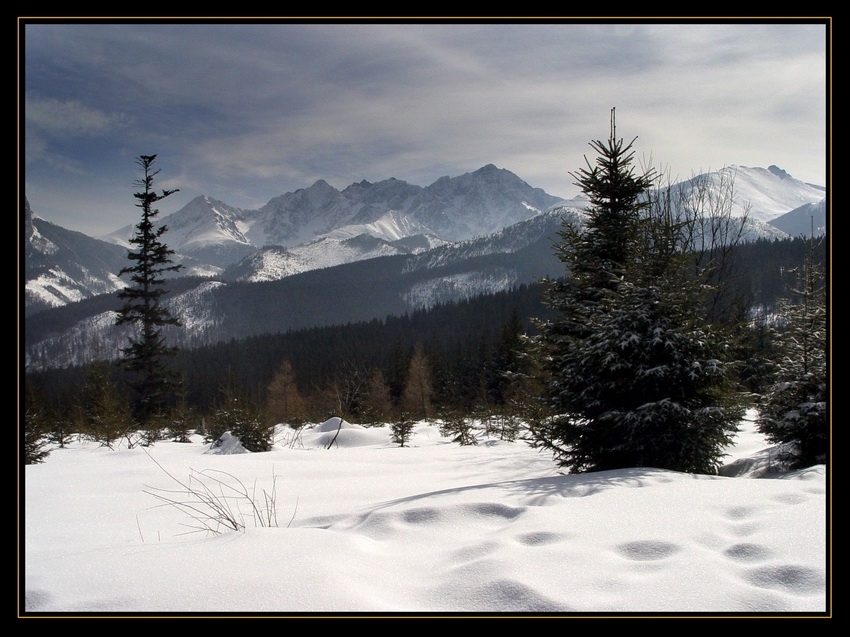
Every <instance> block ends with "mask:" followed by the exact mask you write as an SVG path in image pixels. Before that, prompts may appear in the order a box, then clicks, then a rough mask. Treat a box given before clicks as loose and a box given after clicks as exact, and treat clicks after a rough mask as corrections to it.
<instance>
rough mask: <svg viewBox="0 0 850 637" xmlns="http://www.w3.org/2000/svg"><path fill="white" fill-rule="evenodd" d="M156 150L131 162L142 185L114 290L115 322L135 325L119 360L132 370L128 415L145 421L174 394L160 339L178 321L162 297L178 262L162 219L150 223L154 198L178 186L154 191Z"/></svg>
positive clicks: (158, 413) (167, 352)
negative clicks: (122, 280) (124, 282)
mask: <svg viewBox="0 0 850 637" xmlns="http://www.w3.org/2000/svg"><path fill="white" fill-rule="evenodd" d="M155 161H156V155H141V156H139V158H138V159H137V160H136V163H137V164H138V165H139V166H140V167H141V169H142V178H141V179H139V180H137V182H136V184H137V185H138V186H139V187H140V188H141V190H140V191H139V192H137V193H135V194H134V195H133V196H134V197H135V198H136V199H137V200H138V203H137V204H136V206H137V207H138V208H141V209H142V219H141V221H139V223H138V224H137V225H136V234H135V235H134V236H133V237H132V238H131V239H130V243H131V244H132V245H133V246H134V247H135V249H131V250H130V251H129V252H128V254H127V258H128V259H129V260H130V261H131V263H132V265H129V266H127V267H126V268H123V269H122V270H121V272H120V273H119V274H120V275H124V274H129V275H130V285H128V286H127V287H126V288H124V289H123V290H121V291H120V292H119V293H118V297H119V298H120V299H122V300H123V301H124V305H123V306H122V307H121V309H120V310H119V311H118V318H117V319H116V324H117V325H123V324H125V323H130V324H133V325H135V326H136V327H137V328H138V330H137V333H136V335H134V336H133V337H131V338H130V345H129V346H128V347H126V348H124V349H122V350H121V351H122V354H123V358H122V361H121V362H122V364H123V366H124V367H125V369H127V370H128V371H129V372H131V374H132V375H133V380H132V383H131V384H132V388H133V390H134V396H133V403H132V405H133V416H134V417H135V418H136V419H137V421H138V422H139V423H140V424H141V425H142V426H146V425H147V423H148V422H149V421H151V420H155V419H160V418H161V417H162V414H163V412H164V411H166V410H167V408H168V407H169V406H170V402H171V401H172V399H173V394H174V387H175V380H176V375H175V374H174V372H173V371H172V370H170V369H169V368H168V367H167V366H166V365H165V359H166V357H168V356H172V355H173V354H174V353H175V352H176V348H174V347H169V346H167V345H166V343H165V337H164V336H163V334H162V328H163V327H164V326H166V325H180V321H179V320H178V319H177V318H175V317H173V316H172V315H171V313H170V312H169V310H168V308H167V307H166V306H165V305H163V303H162V295H163V294H165V292H166V289H165V279H164V276H165V274H166V273H167V272H172V271H177V270H179V269H180V268H181V267H182V266H180V265H174V264H172V261H171V255H172V254H174V251H173V250H171V249H169V248H168V246H167V245H165V243H163V241H162V235H163V234H164V233H165V232H166V231H167V227H166V226H165V225H160V226H159V227H157V226H156V225H155V220H156V216H157V215H158V214H159V211H158V210H157V209H155V208H154V204H156V202H158V201H160V200H162V199H165V198H166V197H168V196H169V195H172V194H174V193H175V192H177V190H176V189H175V190H163V191H162V192H161V193H160V194H157V193H156V192H155V191H154V189H153V179H154V177H155V176H156V175H157V174H158V173H159V171H158V170H154V169H153V164H154V162H155Z"/></svg>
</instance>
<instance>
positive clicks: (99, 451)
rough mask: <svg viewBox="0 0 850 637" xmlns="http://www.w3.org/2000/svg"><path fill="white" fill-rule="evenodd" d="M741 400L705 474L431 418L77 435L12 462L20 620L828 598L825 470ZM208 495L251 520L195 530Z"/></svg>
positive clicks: (489, 611) (793, 609)
mask: <svg viewBox="0 0 850 637" xmlns="http://www.w3.org/2000/svg"><path fill="white" fill-rule="evenodd" d="M752 416H753V413H752V412H750V413H749V415H748V418H747V419H745V420H744V421H742V422H741V426H740V431H739V433H738V435H737V438H736V440H735V443H734V445H733V446H732V447H730V448H729V449H728V450H727V452H728V453H729V456H728V458H727V464H726V466H725V468H724V469H723V470H722V471H721V474H720V475H713V476H708V475H695V474H687V473H679V472H674V471H668V470H660V469H654V468H634V469H623V470H617V471H605V472H592V473H584V474H574V475H564V474H562V473H561V472H560V471H559V469H558V467H557V465H556V464H555V463H554V461H553V460H552V458H551V456H550V455H549V454H548V453H545V452H539V451H537V450H535V449H533V448H532V447H530V446H529V445H528V444H526V443H525V442H523V441H522V440H517V441H514V442H509V441H503V440H499V439H498V438H497V437H495V436H491V437H487V436H486V435H483V434H481V435H480V436H479V444H478V445H477V446H460V445H459V444H456V443H454V442H451V441H450V440H448V439H447V438H443V437H441V436H440V433H439V428H438V426H437V423H427V422H424V421H423V422H419V423H417V424H416V427H415V433H414V435H413V436H412V438H411V439H410V441H409V442H408V443H407V445H406V446H404V447H401V446H399V445H398V444H396V443H393V442H392V440H391V436H390V430H389V428H388V427H387V426H382V427H370V428H365V427H362V426H360V425H357V424H352V423H348V422H345V421H342V422H341V423H340V419H338V418H331V419H330V420H328V421H327V422H325V423H322V424H316V425H311V426H308V427H307V428H306V429H303V430H301V431H300V433H298V434H297V435H296V433H295V431H294V430H292V429H289V428H288V427H285V426H283V427H281V428H279V430H278V433H277V435H276V438H275V444H274V446H273V449H272V450H271V451H268V452H262V453H248V452H243V453H237V452H238V451H239V450H240V448H241V447H240V446H239V445H238V444H237V445H236V446H235V447H234V446H233V445H232V444H226V445H224V446H222V447H221V448H220V450H223V451H226V452H227V453H211V447H210V445H209V444H208V443H204V442H203V439H202V437H200V436H198V435H195V436H194V437H193V440H192V442H191V443H178V442H171V441H162V442H158V443H156V444H154V445H153V446H150V447H147V448H143V447H140V446H136V447H134V448H132V449H130V448H128V447H127V446H126V444H123V445H120V446H118V447H116V448H115V449H113V450H109V449H107V448H105V447H101V446H99V445H98V444H97V443H95V442H92V441H87V440H82V441H81V440H79V439H74V440H73V441H72V442H71V443H70V444H68V445H67V446H66V447H65V448H58V447H55V448H51V452H50V455H49V456H48V457H47V459H46V460H45V462H43V463H41V464H36V465H27V466H25V468H24V470H25V473H24V486H25V490H23V491H22V493H24V497H25V502H24V505H25V507H24V512H25V517H24V528H23V531H24V533H23V537H22V540H23V543H22V555H23V560H22V562H21V563H20V564H19V566H22V567H23V572H22V578H21V586H20V587H19V591H18V592H19V602H20V605H19V609H20V610H19V617H20V618H28V617H40V616H45V617H63V616H67V615H68V614H71V613H78V614H81V615H82V616H93V617H100V616H104V615H110V616H116V617H132V616H135V615H138V614H141V613H152V614H154V615H159V616H164V615H170V614H182V615H189V616H192V615H195V616H208V614H211V613H222V614H225V615H236V616H239V615H242V614H245V613H262V614H266V615H272V616H289V617H293V616H300V617H310V618H317V617H325V616H331V615H333V614H339V615H338V616H350V617H363V616H376V617H386V616H388V614H390V613H402V614H405V616H413V617H440V616H445V615H447V614H451V613H459V614H462V615H464V616H488V617H492V616H500V617H505V616H520V615H521V616H546V617H554V616H564V617H566V616H569V617H581V616H585V617H594V618H599V617H608V616H612V615H614V614H625V615H626V616H640V617H650V616H651V617H655V616H658V617H666V616H670V615H671V614H673V615H677V616H679V615H682V616H688V617H732V616H743V617H746V618H748V619H749V618H754V617H755V618H775V617H781V618H789V617H803V616H806V617H808V616H816V617H831V616H832V586H831V583H832V580H831V564H832V557H831V550H832V533H831V531H832V529H831V524H828V518H827V511H828V510H831V505H830V504H829V503H830V502H831V495H830V490H829V482H828V475H829V474H828V472H827V471H826V468H825V466H824V465H816V466H813V467H809V468H806V469H802V470H797V471H793V472H781V471H777V470H776V466H777V465H776V455H777V453H776V452H777V450H776V448H774V447H771V446H770V445H768V444H767V443H766V442H765V440H764V439H763V437H762V436H760V435H759V434H758V433H757V431H756V430H755V426H754V424H753V421H752ZM337 430H339V432H337ZM337 433H338V435H337ZM334 438H335V443H334V444H333V445H332V446H331V447H330V448H328V447H329V443H330V442H331V441H332V440H333V439H334ZM231 443H232V441H231ZM243 451H244V450H243ZM199 494H205V495H206V496H207V498H208V501H209V502H210V503H214V504H222V503H225V502H226V504H227V506H228V507H229V510H230V512H231V514H232V516H231V517H232V518H233V519H236V520H238V521H239V523H240V524H242V525H243V526H242V527H241V528H240V529H239V530H230V529H226V528H221V532H219V533H213V532H203V531H201V530H200V529H201V528H203V527H204V526H207V527H211V528H216V520H217V518H218V517H219V516H218V515H217V514H216V513H214V512H213V510H212V509H209V508H205V507H204V506H203V503H202V501H201V500H200V499H199V498H198V497H196V496H197V495H199ZM225 498H227V499H225ZM252 501H253V502H254V503H255V504H257V505H258V508H259V510H260V516H259V517H253V516H252V515H251V513H250V508H249V507H250V504H251V502H252ZM178 503H179V504H178ZM183 505H186V506H185V507H184V506H183ZM188 506H192V507H194V509H193V515H194V518H193V517H191V516H190V515H189V509H188V508H186V507H188ZM240 512H241V513H240Z"/></svg>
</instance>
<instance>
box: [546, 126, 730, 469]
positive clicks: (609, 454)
mask: <svg viewBox="0 0 850 637" xmlns="http://www.w3.org/2000/svg"><path fill="white" fill-rule="evenodd" d="M633 143H634V140H633V141H632V143H630V144H628V145H625V144H624V143H623V140H617V139H616V137H615V128H614V125H613V111H612V126H611V136H610V137H609V139H608V141H607V142H601V141H595V142H593V143H592V144H591V146H592V147H593V148H594V149H595V150H596V151H597V153H598V154H599V157H598V158H597V161H596V165H595V166H592V167H591V166H590V163H589V162H588V169H586V170H581V171H579V173H578V174H577V175H573V176H574V177H576V178H577V185H579V186H580V187H581V188H582V190H583V192H584V193H585V195H586V196H587V197H588V199H589V200H590V203H591V205H590V207H589V208H588V210H587V220H586V223H585V226H584V228H581V229H579V228H574V227H572V226H568V227H567V228H566V229H565V231H564V232H563V233H562V235H561V236H562V239H563V243H561V244H560V245H559V246H558V248H557V250H558V251H557V254H558V257H559V259H560V260H561V261H562V262H563V263H564V264H565V266H566V269H567V274H568V278H566V279H564V280H561V281H557V282H554V283H552V284H551V286H550V288H549V291H548V297H547V302H548V304H549V305H550V307H552V308H553V309H554V310H556V311H557V312H558V318H556V319H555V320H553V321H551V322H549V323H545V324H543V325H541V337H540V344H541V346H542V349H543V351H542V354H543V359H542V360H544V361H545V362H544V363H543V364H542V365H543V368H544V370H545V372H546V380H547V393H548V396H549V399H550V402H551V407H552V409H553V412H554V413H555V414H557V415H556V416H554V417H552V418H546V419H542V420H541V421H539V422H536V423H535V424H534V427H533V428H532V431H531V433H532V444H534V445H535V446H538V447H541V448H546V449H549V450H550V451H552V452H553V454H554V456H555V458H556V460H557V461H558V463H559V464H561V465H562V466H565V467H568V468H569V469H570V470H572V471H574V472H581V471H600V470H607V469H617V468H624V467H639V466H652V467H660V468H666V469H672V470H677V471H689V472H699V473H714V472H716V469H717V466H718V465H719V461H720V459H721V457H722V455H723V449H724V447H725V446H727V445H728V444H729V443H730V442H731V436H732V434H733V433H734V432H735V431H736V430H737V423H738V422H739V420H740V418H741V416H742V415H743V410H742V409H741V407H740V405H739V404H738V403H737V402H736V396H737V394H736V393H735V391H734V386H733V385H732V377H731V375H730V370H729V368H728V366H727V364H726V363H725V362H724V357H725V352H726V351H727V350H726V347H725V345H726V344H725V342H724V341H723V339H722V337H721V335H720V334H718V333H716V332H715V330H714V329H713V327H712V326H711V325H709V324H707V322H706V321H705V320H704V311H703V309H704V306H703V301H704V298H705V293H706V291H707V290H706V287H705V286H704V284H703V283H702V281H703V278H702V277H697V276H695V274H694V272H693V265H692V261H691V260H690V259H689V257H688V255H687V254H685V253H684V252H682V251H677V250H670V249H669V246H665V247H663V249H661V248H662V247H661V246H660V245H659V244H658V242H657V237H658V236H659V234H665V232H664V230H663V229H661V230H659V229H658V228H657V227H652V226H651V225H650V224H655V223H659V222H660V221H659V219H658V217H653V216H652V215H649V214H643V213H644V211H646V210H647V208H648V205H649V204H648V202H649V199H648V197H646V196H645V191H646V190H647V189H648V188H650V187H651V185H652V184H653V174H652V172H651V171H650V172H647V173H644V174H642V175H635V174H634V168H633V166H632V161H633V152H632V144H633ZM666 234H667V235H668V236H674V235H675V233H674V232H672V231H670V232H666Z"/></svg>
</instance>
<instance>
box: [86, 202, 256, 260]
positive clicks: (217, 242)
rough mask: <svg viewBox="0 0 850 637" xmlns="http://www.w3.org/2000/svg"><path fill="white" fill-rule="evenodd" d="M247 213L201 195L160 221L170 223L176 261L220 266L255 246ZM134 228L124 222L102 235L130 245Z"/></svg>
mask: <svg viewBox="0 0 850 637" xmlns="http://www.w3.org/2000/svg"><path fill="white" fill-rule="evenodd" d="M245 214H246V213H245V211H243V210H242V209H240V208H234V207H233V206H229V205H227V204H226V203H223V202H221V201H218V200H216V199H212V198H210V197H207V196H203V195H202V196H200V197H195V198H194V199H193V200H192V201H190V202H189V203H187V204H186V205H185V206H183V208H181V209H180V210H178V211H177V212H175V213H173V214H171V215H167V216H165V217H162V218H160V219H158V221H159V223H160V224H164V225H166V226H168V231H167V234H166V235H165V236H166V237H167V243H168V247H169V248H170V249H172V250H174V252H175V256H174V261H175V262H178V263H183V262H184V261H192V262H201V263H205V264H207V265H209V266H213V267H214V268H218V269H219V270H220V269H222V268H225V267H226V266H228V265H229V264H231V263H233V262H234V261H238V260H239V259H241V258H243V257H244V256H246V255H247V254H250V253H251V252H253V251H254V250H255V249H256V247H255V246H253V245H252V244H251V242H250V241H249V240H248V239H247V237H246V236H245V234H244V233H243V229H244V228H245V227H246V224H245V222H244V219H245ZM135 232H136V228H135V226H134V225H129V226H124V227H123V228H120V229H119V230H116V231H115V232H112V233H110V234H108V235H106V236H105V237H103V239H104V240H106V241H111V242H113V243H117V244H119V245H122V246H124V247H130V245H131V244H130V241H129V240H130V239H131V238H132V237H133V235H134V234H135Z"/></svg>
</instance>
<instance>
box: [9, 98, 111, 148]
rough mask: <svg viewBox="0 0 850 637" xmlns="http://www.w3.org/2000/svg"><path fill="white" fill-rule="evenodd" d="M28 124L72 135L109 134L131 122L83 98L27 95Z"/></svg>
mask: <svg viewBox="0 0 850 637" xmlns="http://www.w3.org/2000/svg"><path fill="white" fill-rule="evenodd" d="M25 115H26V124H27V127H28V128H30V129H31V130H34V131H40V132H44V133H48V134H50V135H56V136H58V137H64V138H72V137H81V136H91V135H106V134H108V133H110V132H112V131H113V130H114V129H116V128H118V127H121V126H124V125H126V124H127V121H126V118H125V117H124V116H123V115H117V114H110V113H104V112H103V111H99V110H97V109H94V108H91V107H89V106H86V105H85V104H83V103H82V102H80V101H79V100H59V99H53V98H40V97H36V96H33V95H30V94H27V96H26V106H25Z"/></svg>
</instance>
